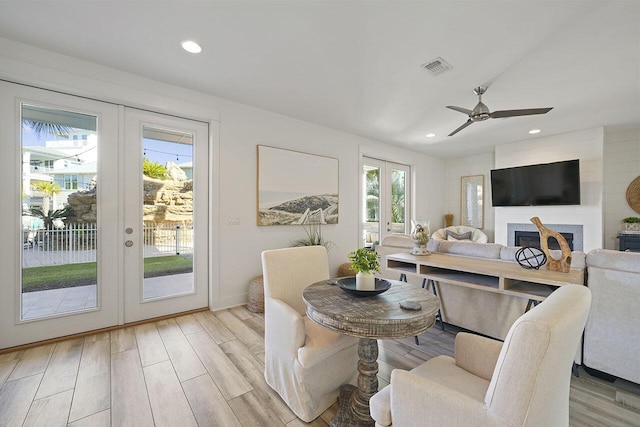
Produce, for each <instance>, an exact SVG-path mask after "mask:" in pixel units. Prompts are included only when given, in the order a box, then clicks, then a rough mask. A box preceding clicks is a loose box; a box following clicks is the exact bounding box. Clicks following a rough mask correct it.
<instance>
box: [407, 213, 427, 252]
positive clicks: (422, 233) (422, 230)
mask: <svg viewBox="0 0 640 427" xmlns="http://www.w3.org/2000/svg"><path fill="white" fill-rule="evenodd" d="M430 222H431V221H421V220H415V221H414V220H411V228H412V231H411V239H412V240H413V248H412V249H411V250H410V251H409V253H410V254H411V255H431V252H429V251H428V250H427V243H429V235H430V234H431V231H430V230H429V224H430Z"/></svg>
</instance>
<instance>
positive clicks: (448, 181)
mask: <svg viewBox="0 0 640 427" xmlns="http://www.w3.org/2000/svg"><path fill="white" fill-rule="evenodd" d="M493 162H494V160H493V153H489V154H481V155H477V156H470V157H463V158H457V159H449V160H447V161H446V163H445V165H446V172H445V173H446V175H445V188H446V191H445V197H446V199H445V211H444V212H442V215H441V216H440V218H441V226H443V225H444V214H446V213H452V214H453V215H454V217H453V225H460V178H461V177H463V176H469V175H483V176H484V228H483V230H482V231H483V232H484V233H485V234H486V235H487V237H488V238H489V242H493V241H494V215H493V207H492V206H491V181H490V171H491V169H493V168H494V167H493ZM433 228H434V230H435V227H433Z"/></svg>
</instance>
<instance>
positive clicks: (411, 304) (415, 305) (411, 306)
mask: <svg viewBox="0 0 640 427" xmlns="http://www.w3.org/2000/svg"><path fill="white" fill-rule="evenodd" d="M400 308H404V309H407V310H415V311H417V310H422V304H420V303H419V302H418V301H402V302H401V303H400Z"/></svg>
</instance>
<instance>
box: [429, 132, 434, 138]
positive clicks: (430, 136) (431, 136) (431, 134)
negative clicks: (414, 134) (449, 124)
mask: <svg viewBox="0 0 640 427" xmlns="http://www.w3.org/2000/svg"><path fill="white" fill-rule="evenodd" d="M434 136H436V134H435V133H428V134H427V138H433V137H434Z"/></svg>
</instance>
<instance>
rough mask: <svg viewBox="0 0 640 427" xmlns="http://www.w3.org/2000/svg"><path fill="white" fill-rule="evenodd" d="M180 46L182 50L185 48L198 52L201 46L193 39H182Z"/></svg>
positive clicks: (188, 50) (190, 51)
mask: <svg viewBox="0 0 640 427" xmlns="http://www.w3.org/2000/svg"><path fill="white" fill-rule="evenodd" d="M180 46H182V48H183V49H184V50H186V51H187V52H189V53H200V52H202V48H201V47H200V45H199V44H198V43H196V42H194V41H193V40H184V41H182V42H180Z"/></svg>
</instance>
